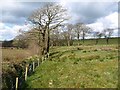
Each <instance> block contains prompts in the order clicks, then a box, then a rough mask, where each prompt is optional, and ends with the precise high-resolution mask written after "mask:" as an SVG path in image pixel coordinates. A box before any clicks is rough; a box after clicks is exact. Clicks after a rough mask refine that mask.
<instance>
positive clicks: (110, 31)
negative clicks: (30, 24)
mask: <svg viewBox="0 0 120 90" xmlns="http://www.w3.org/2000/svg"><path fill="white" fill-rule="evenodd" d="M113 30H114V29H111V28H106V29H104V30H103V33H104V37H105V38H106V42H107V44H109V38H110V37H111V36H112V34H113Z"/></svg>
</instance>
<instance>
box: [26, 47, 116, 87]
mask: <svg viewBox="0 0 120 90" xmlns="http://www.w3.org/2000/svg"><path fill="white" fill-rule="evenodd" d="M117 50H118V47H117V45H94V46H76V47H74V46H71V47H66V46H62V47H53V48H51V55H50V58H49V59H47V60H46V61H44V62H43V63H42V64H41V65H40V67H37V68H36V69H35V72H34V74H32V75H31V76H30V77H28V80H27V82H26V87H27V88H116V87H117V81H118V72H117V70H118V62H117V60H118V51H117Z"/></svg>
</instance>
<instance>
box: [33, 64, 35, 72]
mask: <svg viewBox="0 0 120 90" xmlns="http://www.w3.org/2000/svg"><path fill="white" fill-rule="evenodd" d="M34 70H35V62H33V72H34Z"/></svg>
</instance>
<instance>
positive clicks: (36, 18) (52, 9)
mask: <svg viewBox="0 0 120 90" xmlns="http://www.w3.org/2000/svg"><path fill="white" fill-rule="evenodd" d="M66 11H67V10H66V9H64V8H63V7H62V6H60V5H58V4H56V3H47V4H46V5H44V6H43V7H42V8H39V9H37V10H36V11H34V12H33V13H32V15H31V16H30V17H29V20H30V21H31V22H32V23H33V25H34V28H35V29H36V30H38V31H39V37H41V43H40V44H41V45H40V46H41V54H42V55H45V54H46V53H49V42H50V32H51V30H53V29H55V28H57V27H59V26H61V24H62V23H63V22H64V21H66V20H68V17H67V12H66Z"/></svg>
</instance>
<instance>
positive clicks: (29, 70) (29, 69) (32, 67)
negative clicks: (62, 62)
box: [13, 57, 47, 90]
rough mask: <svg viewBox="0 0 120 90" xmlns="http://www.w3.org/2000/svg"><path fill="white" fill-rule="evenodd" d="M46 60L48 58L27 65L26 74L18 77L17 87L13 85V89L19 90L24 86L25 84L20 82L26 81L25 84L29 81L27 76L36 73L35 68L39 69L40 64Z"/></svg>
mask: <svg viewBox="0 0 120 90" xmlns="http://www.w3.org/2000/svg"><path fill="white" fill-rule="evenodd" d="M46 58H47V57H42V58H41V62H40V59H37V60H36V61H33V62H31V63H29V64H27V65H26V66H25V71H24V73H23V74H22V75H21V76H20V77H19V76H17V77H16V82H15V85H13V89H15V90H18V89H19V88H20V86H22V84H23V82H22V81H20V80H24V82H25V81H27V76H28V75H29V74H31V73H32V72H34V71H35V68H36V67H39V66H40V64H41V63H43V62H44V60H46ZM23 76H24V77H23Z"/></svg>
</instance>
